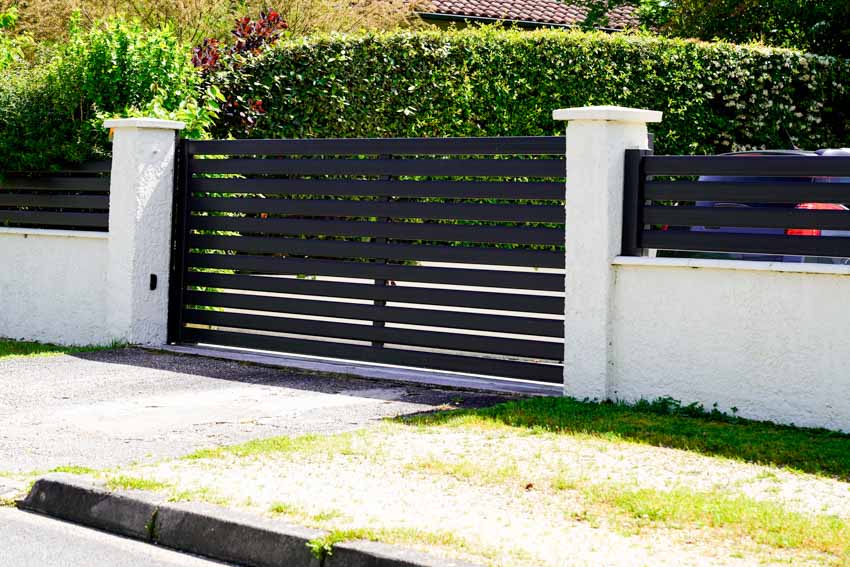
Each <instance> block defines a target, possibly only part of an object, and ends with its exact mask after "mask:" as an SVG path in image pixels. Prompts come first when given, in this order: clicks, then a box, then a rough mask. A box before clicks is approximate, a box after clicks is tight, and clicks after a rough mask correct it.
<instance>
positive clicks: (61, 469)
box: [50, 465, 98, 476]
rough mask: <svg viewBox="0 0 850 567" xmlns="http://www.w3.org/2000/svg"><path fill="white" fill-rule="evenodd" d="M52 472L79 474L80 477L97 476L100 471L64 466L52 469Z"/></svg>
mask: <svg viewBox="0 0 850 567" xmlns="http://www.w3.org/2000/svg"><path fill="white" fill-rule="evenodd" d="M50 472H52V473H54V472H57V473H68V474H79V475H89V476H91V475H96V474H97V473H98V471H96V470H95V469H92V468H89V467H80V466H76V465H64V466H61V467H55V468H52V469H50Z"/></svg>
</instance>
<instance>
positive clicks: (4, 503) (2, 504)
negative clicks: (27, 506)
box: [0, 498, 15, 508]
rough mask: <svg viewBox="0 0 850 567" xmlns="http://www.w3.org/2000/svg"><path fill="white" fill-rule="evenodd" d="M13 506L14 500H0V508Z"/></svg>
mask: <svg viewBox="0 0 850 567" xmlns="http://www.w3.org/2000/svg"><path fill="white" fill-rule="evenodd" d="M14 506H15V499H14V498H0V508H10V507H14Z"/></svg>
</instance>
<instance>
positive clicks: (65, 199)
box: [0, 161, 111, 231]
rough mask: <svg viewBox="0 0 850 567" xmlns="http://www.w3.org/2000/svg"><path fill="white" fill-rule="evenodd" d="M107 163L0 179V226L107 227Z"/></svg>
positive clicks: (19, 174) (88, 164) (86, 229)
mask: <svg viewBox="0 0 850 567" xmlns="http://www.w3.org/2000/svg"><path fill="white" fill-rule="evenodd" d="M110 169H111V163H110V162H109V161H97V162H87V163H83V164H79V165H76V166H71V167H66V168H65V169H58V170H56V171H49V172H11V173H7V174H4V176H3V177H2V178H0V226H4V227H21V228H46V229H65V230H83V231H105V230H108V228H109V175H110Z"/></svg>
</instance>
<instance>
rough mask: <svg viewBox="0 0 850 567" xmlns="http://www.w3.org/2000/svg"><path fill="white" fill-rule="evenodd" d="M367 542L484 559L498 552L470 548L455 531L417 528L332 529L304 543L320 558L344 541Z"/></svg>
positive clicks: (470, 545)
mask: <svg viewBox="0 0 850 567" xmlns="http://www.w3.org/2000/svg"><path fill="white" fill-rule="evenodd" d="M355 540H367V541H380V542H384V543H390V544H401V545H405V544H407V545H412V544H417V545H423V544H424V545H430V546H441V547H447V548H453V549H458V550H462V551H466V552H467V553H472V554H475V555H479V556H481V557H486V558H490V559H492V558H494V557H496V556H497V552H495V551H494V550H490V549H486V548H483V547H481V546H477V545H472V544H470V543H469V542H468V541H466V540H464V539H463V538H461V537H458V536H457V535H456V534H455V533H454V532H449V531H441V532H429V531H424V530H419V529H416V528H351V529H345V530H334V531H332V532H330V533H328V534H327V535H326V536H324V537H321V538H317V539H314V540H312V541H310V542H308V543H307V545H308V547H310V551H311V552H312V553H313V555H314V556H315V557H316V558H318V559H322V558H325V557H328V556H330V555H333V547H334V546H335V545H337V544H339V543H342V542H345V541H355Z"/></svg>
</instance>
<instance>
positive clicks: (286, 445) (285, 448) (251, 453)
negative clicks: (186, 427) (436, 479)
mask: <svg viewBox="0 0 850 567" xmlns="http://www.w3.org/2000/svg"><path fill="white" fill-rule="evenodd" d="M367 439H368V434H367V433H366V432H365V431H353V432H350V433H339V434H335V435H316V434H307V435H300V436H298V437H286V436H282V437H270V438H267V439H255V440H253V441H248V442H246V443H242V444H239V445H229V446H227V447H215V448H212V449H200V450H198V451H195V452H193V453H190V454H188V455H186V456H184V457H183V459H187V460H198V459H222V458H224V457H228V456H233V457H238V458H244V457H259V456H262V455H270V454H274V455H281V454H295V453H298V454H302V455H325V456H327V457H333V455H365V456H373V457H374V456H376V452H377V451H379V448H377V447H370V448H368V450H367V448H366V446H365V445H363V444H362V442H365V441H366V440H367Z"/></svg>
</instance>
